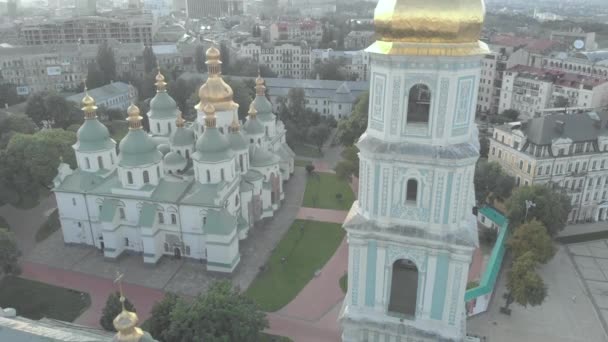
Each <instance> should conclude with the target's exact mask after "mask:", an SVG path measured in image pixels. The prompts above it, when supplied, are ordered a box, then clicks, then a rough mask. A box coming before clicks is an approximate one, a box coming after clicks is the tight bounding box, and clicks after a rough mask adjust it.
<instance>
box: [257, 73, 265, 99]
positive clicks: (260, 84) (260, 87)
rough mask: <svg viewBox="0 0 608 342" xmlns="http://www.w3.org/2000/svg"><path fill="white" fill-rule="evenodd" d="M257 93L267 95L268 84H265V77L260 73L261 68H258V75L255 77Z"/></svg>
mask: <svg viewBox="0 0 608 342" xmlns="http://www.w3.org/2000/svg"><path fill="white" fill-rule="evenodd" d="M255 94H256V95H259V96H266V86H265V85H264V79H263V78H262V75H261V74H260V68H258V77H257V78H256V79H255Z"/></svg>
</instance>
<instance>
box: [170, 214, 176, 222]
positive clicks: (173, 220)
mask: <svg viewBox="0 0 608 342" xmlns="http://www.w3.org/2000/svg"><path fill="white" fill-rule="evenodd" d="M171 224H177V215H175V214H171Z"/></svg>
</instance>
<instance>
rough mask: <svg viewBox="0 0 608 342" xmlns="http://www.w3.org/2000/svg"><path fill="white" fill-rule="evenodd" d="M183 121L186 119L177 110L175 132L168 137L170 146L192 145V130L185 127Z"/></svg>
mask: <svg viewBox="0 0 608 342" xmlns="http://www.w3.org/2000/svg"><path fill="white" fill-rule="evenodd" d="M185 123H186V121H185V120H184V118H183V117H182V113H181V112H180V111H179V110H178V111H177V119H175V127H176V128H175V132H174V133H173V134H171V136H170V137H169V143H170V144H171V147H172V148H173V147H188V146H194V143H195V137H194V131H192V130H191V129H189V128H186V127H185Z"/></svg>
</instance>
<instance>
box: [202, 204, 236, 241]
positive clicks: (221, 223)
mask: <svg viewBox="0 0 608 342" xmlns="http://www.w3.org/2000/svg"><path fill="white" fill-rule="evenodd" d="M236 223H237V221H236V217H234V216H233V215H231V214H230V213H229V212H228V210H226V208H223V209H222V210H209V211H208V212H207V223H206V224H205V227H204V230H205V233H207V234H212V235H230V234H231V233H232V232H233V231H234V230H235V229H236Z"/></svg>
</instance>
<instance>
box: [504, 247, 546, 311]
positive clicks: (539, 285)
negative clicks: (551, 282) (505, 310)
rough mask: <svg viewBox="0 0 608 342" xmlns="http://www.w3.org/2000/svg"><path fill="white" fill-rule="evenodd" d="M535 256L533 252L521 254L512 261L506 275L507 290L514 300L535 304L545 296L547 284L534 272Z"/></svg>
mask: <svg viewBox="0 0 608 342" xmlns="http://www.w3.org/2000/svg"><path fill="white" fill-rule="evenodd" d="M537 265H538V261H537V257H536V256H535V255H534V253H533V252H531V251H530V252H526V253H524V254H522V255H521V256H520V257H519V258H517V259H516V260H515V261H514V262H513V266H511V270H509V273H508V276H507V290H509V295H510V297H512V299H513V300H515V302H517V303H518V304H520V305H523V306H528V305H531V306H537V305H540V304H542V303H543V301H544V300H545V298H546V297H547V286H546V285H545V283H544V282H543V279H542V278H541V277H540V276H539V275H538V274H537V273H536V266H537Z"/></svg>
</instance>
